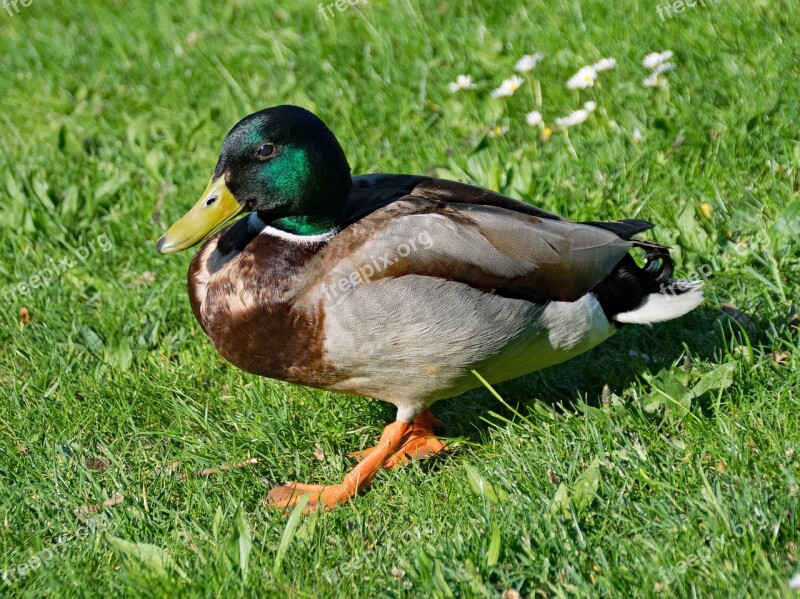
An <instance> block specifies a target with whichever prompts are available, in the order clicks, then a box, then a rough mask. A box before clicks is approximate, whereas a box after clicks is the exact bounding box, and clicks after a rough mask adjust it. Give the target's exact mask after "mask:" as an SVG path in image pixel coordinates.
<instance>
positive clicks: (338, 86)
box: [0, 0, 800, 598]
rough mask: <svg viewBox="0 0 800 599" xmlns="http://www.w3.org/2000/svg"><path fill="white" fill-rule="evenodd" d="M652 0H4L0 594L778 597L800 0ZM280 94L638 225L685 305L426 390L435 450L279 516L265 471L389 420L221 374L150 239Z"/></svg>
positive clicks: (796, 409) (796, 400)
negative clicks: (697, 296) (522, 368)
mask: <svg viewBox="0 0 800 599" xmlns="http://www.w3.org/2000/svg"><path fill="white" fill-rule="evenodd" d="M25 4H27V6H25ZM674 5H677V3H672V4H669V3H668V2H666V0H664V1H663V2H661V4H658V3H657V2H655V1H654V2H637V1H636V0H619V1H613V2H612V1H611V0H602V1H601V0H587V1H580V2H579V1H577V0H576V1H575V2H568V3H546V4H545V3H543V2H539V1H536V2H533V1H522V2H511V1H505V0H503V1H496V2H477V1H474V0H461V1H453V0H444V1H433V0H400V1H398V2H387V3H381V2H377V1H376V0H372V1H369V2H368V1H367V0H360V1H359V2H357V3H356V2H354V0H351V3H350V4H347V3H346V2H339V3H338V4H337V3H331V4H329V3H324V4H322V5H320V4H319V3H318V2H314V1H310V0H302V1H295V2H291V3H288V2H287V3H268V2H257V1H255V0H236V1H234V2H229V3H213V4H212V3H210V2H200V1H199V0H185V1H178V2H174V3H168V2H145V3H132V2H131V3H129V2H122V1H121V0H110V1H105V2H101V1H99V0H90V1H87V2H81V3H77V2H67V1H61V0H52V1H51V0H32V1H31V0H25V2H24V4H23V0H18V1H16V2H13V3H5V4H4V5H3V7H2V9H0V49H1V50H2V51H0V254H1V255H2V258H0V300H2V304H1V305H2V310H0V521H2V524H0V596H4V597H6V596H7V597H42V596H49V597H84V596H91V597H95V596H98V597H100V596H105V597H112V596H131V597H139V596H152V597H164V596H173V597H185V596H189V597H212V596H213V597H231V596H238V595H242V596H289V597H338V596H347V597H351V598H356V597H501V596H502V597H506V598H512V597H517V596H522V597H566V596H620V597H629V596H644V597H672V596H687V597H765V596H790V595H792V594H793V593H795V591H791V590H790V588H789V583H788V581H789V579H790V578H792V576H794V574H795V573H796V572H797V571H798V570H799V569H800V564H798V563H797V562H798V557H800V550H798V542H800V540H799V539H798V536H799V535H798V528H799V527H798V524H799V523H800V514H799V513H798V507H799V506H798V503H799V502H800V482H799V481H800V474H799V472H800V469H799V468H798V465H799V464H800V417H798V414H799V413H800V375H799V374H798V358H800V347H799V346H798V343H799V342H798V338H799V336H798V317H797V315H796V314H797V313H796V303H797V296H798V290H799V288H800V125H798V115H800V83H798V80H799V78H800V63H798V56H800V41H798V37H797V23H798V22H800V5H798V4H797V3H796V2H793V1H790V0H775V1H768V0H756V1H754V2H750V3H744V2H742V3H739V2H728V1H724V2H722V1H714V0H705V2H702V1H701V0H697V2H696V3H692V2H688V1H687V2H686V4H683V3H680V8H682V10H681V11H678V8H676V7H675V6H674ZM665 7H671V8H669V10H667V9H666V8H665ZM662 17H663V18H662ZM667 50H671V51H673V53H674V55H673V56H672V57H671V59H669V62H670V63H673V64H674V65H675V68H674V70H672V71H671V72H668V73H665V74H662V75H660V76H659V78H658V79H657V80H655V81H652V82H653V83H654V84H655V87H649V86H645V85H643V83H642V82H643V80H645V79H647V78H648V77H649V76H650V74H651V71H650V69H648V68H647V67H645V66H644V65H643V60H644V58H645V56H646V55H647V54H649V53H651V52H661V51H667ZM536 52H541V53H543V54H544V55H545V56H544V58H543V59H542V60H541V62H540V63H539V64H538V65H537V66H536V67H535V68H534V69H533V70H531V71H529V72H527V73H522V74H519V73H517V74H518V75H519V76H520V77H521V80H522V84H521V86H520V87H519V89H517V90H516V91H515V92H514V93H513V95H511V96H508V97H500V98H493V97H492V95H493V94H492V91H493V90H495V89H497V88H498V87H500V86H501V83H502V81H503V80H505V79H508V78H510V77H511V76H512V75H514V74H515V70H514V68H515V65H516V63H517V61H518V60H519V59H520V58H521V57H522V56H523V55H528V54H533V53H536ZM603 58H613V59H615V61H616V65H615V67H614V68H612V69H609V70H604V71H602V72H600V73H597V80H596V81H595V82H594V85H593V86H592V87H588V88H586V89H582V90H571V89H568V88H567V87H566V82H567V81H568V80H569V79H570V77H572V76H573V75H574V74H575V73H576V72H577V71H578V69H579V68H580V67H582V66H585V65H592V64H595V63H597V62H598V61H599V60H601V59H603ZM458 75H469V76H471V78H472V79H471V81H472V83H473V84H474V86H475V87H474V88H470V89H462V90H458V91H455V92H452V91H451V90H450V86H449V84H450V83H451V82H455V81H456V78H457V76H458ZM495 95H496V94H495ZM586 102H592V103H594V104H589V108H592V110H587V113H586V114H580V113H579V114H578V115H577V117H574V118H575V119H576V120H580V119H581V118H583V117H586V120H585V122H582V123H579V124H575V125H574V126H571V127H567V126H565V125H559V124H558V122H559V121H557V119H559V118H563V117H565V116H567V115H569V114H570V113H572V112H573V111H577V110H579V109H581V107H582V106H584V104H585V103H586ZM283 103H291V104H298V105H302V106H305V107H306V108H309V109H311V110H313V111H314V112H316V113H317V114H319V115H320V116H321V117H322V118H323V119H324V120H325V121H326V122H327V123H328V125H329V126H330V127H331V128H332V129H333V131H334V132H335V133H336V134H337V136H338V137H339V139H340V141H341V143H342V145H343V147H344V148H345V150H346V152H347V154H348V157H349V160H350V164H351V167H352V169H353V172H354V173H367V172H405V173H437V174H439V175H440V176H443V177H448V178H454V179H460V180H463V181H467V182H471V183H474V184H477V185H481V186H484V187H488V188H491V189H494V190H498V191H501V192H503V193H506V194H508V195H511V196H514V197H517V198H520V199H523V200H525V201H528V202H530V203H532V204H535V205H537V206H541V207H543V208H545V209H548V210H551V211H554V212H557V213H559V214H562V215H564V216H567V217H569V218H572V219H574V220H607V219H614V218H626V217H627V218H644V219H647V220H650V221H652V222H653V223H655V224H656V228H655V229H654V230H653V231H652V232H651V233H647V234H646V237H647V238H649V239H653V240H655V241H657V242H660V243H664V244H668V245H670V246H672V247H673V248H674V250H673V252H674V256H675V259H676V263H677V264H678V269H679V270H678V274H679V275H681V276H684V277H687V278H692V279H698V280H704V281H705V290H706V302H705V304H704V305H703V307H702V308H701V309H699V310H697V311H695V312H693V313H692V314H690V315H689V316H687V317H684V318H682V319H679V320H677V321H673V322H670V323H668V324H664V325H658V326H654V327H652V328H648V327H634V326H626V327H625V328H624V329H623V330H622V331H621V332H620V333H619V334H618V335H616V336H615V337H614V338H613V339H611V340H610V341H608V342H606V343H605V344H603V345H602V346H600V347H599V348H597V349H595V350H593V351H592V352H590V353H588V354H586V355H584V356H581V357H579V358H577V359H575V360H574V361H572V362H570V363H567V364H564V365H562V366H559V367H555V368H552V369H550V370H547V371H543V372H541V373H536V374H534V375H531V376H528V377H524V378H522V379H519V380H516V381H512V382H509V383H506V384H503V385H498V386H497V388H496V390H495V391H496V393H497V395H494V394H493V393H492V392H491V391H490V390H489V389H486V388H480V389H477V390H475V391H472V392H470V393H468V394H467V395H465V396H462V397H458V398H454V399H451V400H447V401H443V402H441V403H440V404H437V405H436V406H434V413H436V414H437V416H439V418H440V419H441V420H442V421H443V423H444V425H445V427H446V437H447V439H448V441H449V442H450V444H451V446H452V447H453V451H452V452H451V453H449V454H447V455H443V456H437V457H436V458H433V459H429V460H425V461H421V462H416V463H414V464H411V465H410V466H408V467H405V468H401V469H395V470H392V471H384V472H381V473H380V474H379V475H378V477H377V479H376V484H375V486H374V488H373V489H372V490H371V491H369V492H368V493H366V494H364V495H363V496H361V497H359V498H357V499H356V500H355V501H353V502H351V503H350V504H348V505H346V506H342V507H339V508H338V509H336V510H333V511H329V512H324V513H315V514H314V515H312V516H310V517H306V518H296V517H290V518H287V517H285V515H282V514H281V513H279V512H276V511H272V510H269V509H267V508H266V507H264V506H263V505H262V501H263V499H264V497H265V495H266V493H267V491H268V490H269V488H271V487H272V486H273V485H275V484H277V483H281V482H283V481H285V480H303V481H307V482H325V483H333V482H336V481H339V480H340V479H341V477H342V476H343V474H344V473H345V472H346V470H347V469H349V468H350V467H352V464H353V461H352V460H351V459H349V458H346V457H345V454H346V453H347V452H349V451H352V450H354V449H358V448H361V447H366V446H368V445H372V444H374V441H375V440H376V439H377V437H378V436H379V434H380V431H381V429H382V427H383V426H384V424H385V423H386V422H388V421H389V420H391V419H392V418H393V416H394V414H393V411H392V410H391V409H390V406H388V404H382V403H380V402H376V401H373V400H369V399H363V398H354V397H350V396H344V395H337V394H334V393H328V392H322V391H317V390H314V389H308V388H300V387H296V386H292V385H289V384H286V383H282V382H278V381H271V380H265V379H259V378H257V377H254V376H250V375H248V374H245V373H243V372H240V371H238V370H237V369H235V368H234V367H232V366H231V365H229V364H227V363H226V362H225V361H224V360H223V359H222V358H221V357H220V356H218V355H217V353H216V352H215V350H214V348H213V347H212V345H211V343H210V341H209V340H208V339H207V338H206V336H205V335H204V334H203V332H202V330H201V329H200V327H199V326H198V324H197V323H196V322H195V319H194V317H193V315H192V313H191V310H190V307H189V302H188V298H187V294H186V283H185V276H186V270H187V267H188V263H189V261H190V260H191V257H192V254H193V253H194V252H193V251H189V252H186V253H184V254H178V255H176V256H166V257H165V256H159V255H158V254H157V253H156V251H155V242H156V241H157V240H158V238H159V237H160V235H161V234H162V232H163V230H164V229H165V228H166V226H168V225H169V224H170V223H171V222H173V221H174V220H175V219H176V218H177V217H179V216H180V215H181V214H183V213H184V212H185V210H186V209H187V208H188V207H189V206H190V205H191V204H193V202H194V201H195V200H196V199H197V197H198V195H199V194H200V192H201V191H202V190H203V188H204V187H205V184H206V183H207V181H208V178H209V176H210V174H211V172H212V170H213V167H214V164H215V161H216V157H217V154H218V151H219V147H220V143H221V141H222V139H223V138H224V136H225V134H226V133H227V132H228V130H229V129H230V128H231V127H232V126H233V125H234V124H235V123H236V122H237V121H238V120H239V119H240V118H241V117H243V116H245V115H246V114H248V113H250V112H252V111H255V110H258V109H260V108H263V107H266V106H270V105H275V104H283ZM532 111H537V112H539V113H540V114H541V116H542V119H543V122H542V123H541V124H537V123H536V120H537V119H536V116H535V115H534V116H530V120H531V122H533V123H534V124H533V125H531V124H529V123H528V122H527V121H528V118H529V113H531V112H532ZM223 464H228V465H236V466H237V467H234V468H231V469H230V470H228V471H218V472H215V473H212V474H208V473H206V474H203V473H201V474H196V473H197V472H199V471H203V470H204V469H208V468H212V467H215V466H220V465H223Z"/></svg>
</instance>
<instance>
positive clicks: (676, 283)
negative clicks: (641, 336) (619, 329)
mask: <svg viewBox="0 0 800 599" xmlns="http://www.w3.org/2000/svg"><path fill="white" fill-rule="evenodd" d="M628 222H629V221H622V222H621V223H620V222H617V223H614V224H613V225H612V226H613V227H614V229H612V226H608V225H610V224H611V223H608V224H606V223H591V224H593V225H595V226H601V227H602V228H606V229H609V230H614V232H616V233H618V234H619V233H620V232H621V231H619V230H615V229H620V225H621V224H623V223H628ZM630 222H631V226H630V227H629V228H634V226H633V224H634V223H635V224H636V225H637V226H636V227H635V228H636V229H639V230H641V228H642V226H643V224H645V221H630ZM646 224H648V225H649V223H646ZM603 225H606V226H603ZM651 226H652V225H651ZM648 228H649V227H648ZM637 232H639V231H637ZM625 233H628V235H625ZM625 233H623V234H622V235H620V236H621V237H623V238H625V239H629V240H630V241H631V242H632V243H633V247H636V248H640V249H642V250H644V252H645V265H644V266H639V265H637V264H636V262H635V261H634V259H633V257H632V256H631V255H630V254H629V255H627V256H625V257H624V258H623V259H622V260H621V261H620V262H619V264H617V266H616V267H615V268H614V270H613V271H612V272H611V274H610V275H608V276H607V277H606V278H605V279H603V280H602V281H601V282H600V284H599V285H597V286H596V287H595V288H594V289H593V290H592V292H593V293H594V294H595V296H596V297H597V299H598V301H599V302H600V306H601V307H602V308H603V312H604V313H605V315H606V318H608V319H609V320H613V321H615V322H618V323H620V324H623V323H631V324H652V323H655V322H663V321H666V320H672V319H673V318H678V317H680V316H683V315H684V314H687V313H689V312H691V311H692V310H694V309H695V308H696V307H697V306H699V305H700V304H701V303H702V301H703V292H702V290H701V283H700V282H699V281H682V280H676V279H673V278H672V271H673V267H674V265H673V262H672V258H670V255H669V248H668V247H666V246H663V245H659V244H657V243H652V242H649V241H641V240H638V239H632V238H631V237H632V235H630V232H629V231H625Z"/></svg>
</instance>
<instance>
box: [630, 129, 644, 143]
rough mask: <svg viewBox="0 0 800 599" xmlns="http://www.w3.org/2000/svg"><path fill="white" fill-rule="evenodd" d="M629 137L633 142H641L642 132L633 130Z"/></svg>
mask: <svg viewBox="0 0 800 599" xmlns="http://www.w3.org/2000/svg"><path fill="white" fill-rule="evenodd" d="M631 137H632V138H633V141H635V142H640V141H642V132H641V131H639V129H634V130H633V133H632V134H631Z"/></svg>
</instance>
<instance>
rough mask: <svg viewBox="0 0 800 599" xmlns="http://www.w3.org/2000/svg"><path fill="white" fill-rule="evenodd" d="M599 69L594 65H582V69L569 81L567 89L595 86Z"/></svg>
mask: <svg viewBox="0 0 800 599" xmlns="http://www.w3.org/2000/svg"><path fill="white" fill-rule="evenodd" d="M595 79H597V71H595V70H594V67H581V68H580V70H579V71H578V72H577V73H575V74H574V75H573V76H572V77H570V79H569V81H567V89H586V88H587V87H594V81H595Z"/></svg>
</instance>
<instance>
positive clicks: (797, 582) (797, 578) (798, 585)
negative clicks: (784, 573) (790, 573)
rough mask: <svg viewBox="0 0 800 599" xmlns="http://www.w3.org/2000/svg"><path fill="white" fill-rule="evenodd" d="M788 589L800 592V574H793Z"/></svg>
mask: <svg viewBox="0 0 800 599" xmlns="http://www.w3.org/2000/svg"><path fill="white" fill-rule="evenodd" d="M789 588H790V589H797V590H800V572H798V573H797V574H795V575H794V578H792V579H791V580H790V581H789Z"/></svg>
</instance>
